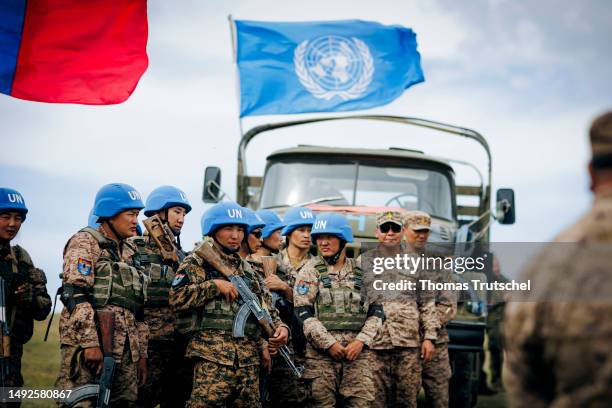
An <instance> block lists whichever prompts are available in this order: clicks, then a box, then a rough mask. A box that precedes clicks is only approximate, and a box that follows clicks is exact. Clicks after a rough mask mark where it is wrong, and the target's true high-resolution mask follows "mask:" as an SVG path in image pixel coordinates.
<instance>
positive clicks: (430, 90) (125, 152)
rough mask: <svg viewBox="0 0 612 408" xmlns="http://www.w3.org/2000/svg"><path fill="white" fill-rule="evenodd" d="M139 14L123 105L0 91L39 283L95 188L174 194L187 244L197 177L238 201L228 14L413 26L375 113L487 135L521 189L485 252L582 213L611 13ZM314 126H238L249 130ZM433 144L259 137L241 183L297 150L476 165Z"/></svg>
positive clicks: (460, 144)
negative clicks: (404, 56)
mask: <svg viewBox="0 0 612 408" xmlns="http://www.w3.org/2000/svg"><path fill="white" fill-rule="evenodd" d="M148 14H149V41H148V47H147V50H148V54H149V59H150V64H149V68H148V70H147V72H146V73H145V74H144V76H143V78H142V79H141V81H140V83H139V85H138V87H137V88H136V90H135V92H134V94H133V95H132V96H131V98H130V99H129V100H128V101H127V102H125V103H123V104H120V105H115V106H79V105H62V104H44V103H36V102H28V101H22V100H18V99H14V98H11V97H8V96H5V95H0V124H1V129H2V131H1V132H2V133H1V134H0V135H1V136H0V137H1V143H2V149H1V150H0V185H2V186H10V187H13V188H16V189H17V190H19V191H20V192H22V193H23V195H24V197H25V200H26V203H27V205H28V207H29V209H30V213H29V214H28V219H27V221H26V222H25V223H24V225H23V227H22V230H21V232H20V234H19V236H18V238H17V239H16V240H15V242H16V243H19V244H21V245H22V246H23V247H25V248H26V249H27V250H28V251H29V252H30V254H31V255H32V258H33V260H34V262H35V263H36V264H37V266H39V267H41V268H43V269H44V270H45V271H46V273H47V276H48V279H49V289H50V291H55V289H56V288H57V286H58V285H59V279H58V274H59V273H60V272H61V265H62V249H63V247H64V245H65V243H66V241H67V240H68V238H69V237H70V236H71V235H72V234H73V233H75V232H76V231H77V230H78V229H79V228H81V227H82V226H84V225H85V223H86V222H87V215H88V213H89V210H90V208H91V206H92V205H93V199H94V196H95V193H96V191H97V190H98V189H99V188H100V187H101V186H102V185H103V184H106V183H109V182H125V183H129V184H131V185H133V186H135V187H136V188H137V189H138V190H139V191H140V192H141V194H142V195H143V197H146V195H148V193H149V192H150V191H151V190H153V189H154V188H155V187H157V186H159V185H162V184H172V185H176V186H178V187H180V188H181V189H183V190H184V191H185V192H186V193H187V195H188V197H189V198H190V200H191V202H192V204H193V206H194V209H193V211H192V213H190V214H189V215H188V217H187V219H186V224H185V227H184V230H183V234H182V239H181V240H182V242H183V243H184V244H185V245H186V246H190V243H193V242H195V241H197V240H198V238H199V235H200V222H199V221H200V216H201V214H202V213H203V212H204V210H205V209H206V208H207V205H205V204H204V203H202V202H201V199H200V197H201V191H202V182H203V174H204V168H205V167H206V166H210V165H216V166H219V167H220V168H221V169H222V172H223V177H222V186H223V188H224V190H226V191H227V192H228V194H229V195H230V197H231V196H235V174H236V151H237V145H238V141H239V137H240V130H239V125H238V119H237V112H238V98H237V93H236V87H235V84H236V76H235V67H234V66H233V64H232V48H231V42H230V33H229V24H228V19H227V16H228V15H229V14H232V15H233V17H234V19H248V20H262V21H311V20H313V21H316V20H340V19H353V18H357V19H364V20H373V21H378V22H381V23H384V24H400V25H403V26H407V27H410V28H412V29H413V30H414V31H415V32H416V34H417V41H418V50H419V52H420V53H421V57H422V67H423V71H424V73H425V77H426V81H425V82H424V83H422V84H418V85H416V86H414V87H412V88H410V89H408V90H407V91H406V92H405V93H404V95H402V96H401V97H400V98H399V99H397V100H396V101H394V102H392V103H391V104H389V105H386V106H383V107H380V108H376V109H372V110H370V111H368V112H369V113H380V114H391V115H405V116H415V117H422V118H426V119H431V120H436V121H441V122H446V123H451V124H456V125H460V126H463V127H468V128H471V129H474V130H477V131H478V132H480V133H482V134H483V135H484V136H485V137H486V138H487V140H488V142H489V145H490V147H491V152H492V157H493V188H494V189H497V188H500V187H510V188H514V190H515V193H516V211H517V222H516V224H515V225H512V226H501V225H496V224H494V225H493V227H492V240H493V241H500V242H501V241H504V242H506V241H507V242H542V241H546V240H550V239H552V238H553V237H554V236H555V235H556V234H557V233H558V232H560V231H561V230H563V228H564V227H565V226H567V225H569V224H570V223H572V222H573V221H574V220H576V219H577V218H578V217H579V216H580V214H581V213H583V212H585V211H586V210H587V209H588V208H589V206H590V203H591V195H590V192H589V180H588V177H587V173H586V166H587V164H588V160H589V146H588V139H587V131H588V127H589V125H590V122H591V121H592V119H593V118H594V117H595V116H596V115H598V114H600V113H602V112H604V111H606V110H609V109H610V108H612V81H610V77H609V75H610V72H612V52H611V51H612V50H611V49H610V48H611V47H610V45H609V44H610V43H612V41H611V40H612V24H610V21H612V5H611V4H610V2H609V1H606V0H602V1H595V0H587V1H580V2H576V1H552V0H546V1H521V0H512V1H503V0H490V1H452V0H434V1H407V0H403V1H391V0H379V1H377V2H372V1H363V0H359V1H355V0H353V1H343V0H341V1H334V2H328V1H319V0H311V1H308V2H286V1H268V0H252V1H232V0H224V1H195V0H194V1H188V0H175V1H172V2H170V1H165V0H149V5H148ZM312 116H316V115H299V116H283V117H280V116H266V117H263V116H262V117H252V118H246V119H245V120H244V121H243V128H244V129H245V130H246V129H249V128H251V127H252V126H255V125H258V124H262V123H269V122H275V121H280V120H287V119H294V118H297V117H312ZM285 135H287V134H286V133H285ZM381 135H385V138H383V137H381ZM428 135H431V133H422V132H416V131H413V130H412V129H404V128H402V129H399V130H398V129H397V128H393V129H389V130H388V132H387V130H386V129H385V131H384V133H381V131H380V130H379V129H378V128H373V127H368V126H364V125H354V124H348V125H330V126H328V127H325V128H323V127H316V128H314V131H311V130H303V131H300V132H296V133H295V134H291V135H288V136H289V137H280V136H279V135H275V134H267V135H265V136H262V137H261V138H259V139H256V140H255V142H253V143H252V146H251V147H250V148H249V151H248V153H247V163H248V169H249V174H251V175H261V173H262V172H263V169H264V165H265V157H266V156H267V155H268V154H269V153H270V152H272V151H274V150H276V149H279V148H283V147H289V146H295V145H296V144H298V143H301V144H321V145H333V146H347V147H350V146H353V147H355V146H357V147H384V148H386V147H389V146H399V147H406V148H415V147H416V148H420V149H422V150H424V151H425V152H426V153H430V154H434V155H437V156H441V157H453V158H457V159H463V160H470V161H474V162H476V163H479V164H480V165H483V164H484V163H485V162H484V161H483V157H484V155H483V152H482V150H481V149H479V147H478V146H477V145H475V144H473V143H469V142H467V141H464V140H456V138H450V137H446V138H439V137H429V138H428V137H427V136H428ZM387 139H388V140H387ZM468 178H469V177H468Z"/></svg>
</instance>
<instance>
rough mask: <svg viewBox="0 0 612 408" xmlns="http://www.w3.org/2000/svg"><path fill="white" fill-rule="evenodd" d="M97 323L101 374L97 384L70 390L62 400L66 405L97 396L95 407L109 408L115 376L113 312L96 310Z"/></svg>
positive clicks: (69, 405)
mask: <svg viewBox="0 0 612 408" xmlns="http://www.w3.org/2000/svg"><path fill="white" fill-rule="evenodd" d="M96 316H97V317H98V325H99V329H100V342H101V344H102V352H103V353H104V360H103V365H102V374H101V376H100V383H99V384H85V385H81V386H80V387H76V388H75V389H74V390H72V393H71V394H70V397H68V398H66V399H65V400H63V403H64V404H66V406H68V407H72V406H74V405H76V404H77V403H79V402H81V401H84V400H88V399H92V398H94V397H96V396H97V397H98V399H97V402H96V408H109V407H110V395H111V389H112V387H113V379H114V377H115V367H116V366H117V362H116V361H115V358H114V357H113V337H114V334H115V315H114V313H113V312H110V311H104V310H97V311H96Z"/></svg>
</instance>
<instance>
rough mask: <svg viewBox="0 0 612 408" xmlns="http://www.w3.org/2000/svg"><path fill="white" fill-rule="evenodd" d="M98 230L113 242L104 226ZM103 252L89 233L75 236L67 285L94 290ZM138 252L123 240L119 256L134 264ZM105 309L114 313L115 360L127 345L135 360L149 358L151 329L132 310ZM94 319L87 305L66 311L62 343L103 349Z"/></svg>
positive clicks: (67, 251) (69, 253)
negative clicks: (148, 346)
mask: <svg viewBox="0 0 612 408" xmlns="http://www.w3.org/2000/svg"><path fill="white" fill-rule="evenodd" d="M98 231H99V232H101V233H102V234H103V235H104V236H105V237H106V238H107V239H108V240H110V238H109V237H108V235H106V233H105V232H104V230H103V229H102V227H99V228H98ZM102 253H103V250H102V249H101V248H100V246H99V245H98V241H96V239H95V238H94V237H93V236H92V235H91V234H89V233H88V232H84V231H81V232H78V233H76V234H75V235H73V236H72V237H71V238H70V240H69V241H68V243H67V244H66V248H65V249H64V268H63V274H62V276H63V283H64V284H69V285H74V286H81V287H85V288H93V285H94V278H95V265H96V262H97V261H98V259H99V258H100V256H101V255H102ZM134 253H135V248H134V247H133V245H132V244H131V243H129V242H128V241H123V245H121V251H120V253H119V257H120V258H121V260H122V261H123V262H126V263H127V264H130V265H132V262H133V256H134ZM83 265H85V266H83ZM102 310H108V311H112V312H114V316H115V335H114V338H113V355H114V357H115V359H117V360H118V361H120V360H121V356H122V355H123V350H124V348H125V346H126V342H127V343H128V344H129V348H130V352H131V354H132V361H138V360H139V359H140V358H147V343H148V336H149V329H148V327H147V325H146V323H144V322H137V321H136V317H135V316H134V314H133V313H132V312H131V311H129V310H127V309H125V308H123V307H120V306H116V305H106V306H104V307H103V308H102ZM94 317H95V315H94V309H93V307H92V305H91V304H90V303H87V302H86V303H79V304H77V305H76V307H75V309H74V310H73V311H72V314H70V313H69V312H68V310H67V309H66V308H64V310H62V314H61V317H60V323H59V331H60V343H61V344H62V345H69V346H80V347H82V348H88V347H100V343H99V340H98V333H97V331H96V322H95V320H94Z"/></svg>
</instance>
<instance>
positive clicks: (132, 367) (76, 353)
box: [55, 342, 138, 408]
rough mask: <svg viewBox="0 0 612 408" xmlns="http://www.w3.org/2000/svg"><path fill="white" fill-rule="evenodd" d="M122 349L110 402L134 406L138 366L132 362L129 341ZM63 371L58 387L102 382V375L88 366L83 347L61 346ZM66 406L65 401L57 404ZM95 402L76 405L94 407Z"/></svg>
mask: <svg viewBox="0 0 612 408" xmlns="http://www.w3.org/2000/svg"><path fill="white" fill-rule="evenodd" d="M125 344H126V347H125V349H124V350H123V355H122V356H121V361H118V362H117V366H116V367H115V377H114V380H113V387H112V389H111V397H110V405H111V406H112V407H113V408H114V407H134V406H135V403H136V397H137V393H138V368H137V363H136V362H134V361H132V358H131V353H130V348H129V346H128V344H129V343H128V342H126V343H125ZM60 351H61V361H60V371H59V375H58V377H57V380H56V381H55V388H58V389H64V390H66V389H73V388H75V387H78V386H80V385H85V384H91V383H95V384H97V383H99V381H100V376H99V375H96V373H95V372H93V371H91V370H90V369H89V367H87V366H86V365H85V361H84V357H83V351H84V349H82V348H81V347H80V346H67V345H62V346H61V348H60ZM58 405H59V406H60V407H65V406H66V405H65V404H61V403H60V404H58ZM95 405H96V401H95V400H93V401H83V402H81V403H78V404H77V405H74V407H83V408H89V407H94V406H95Z"/></svg>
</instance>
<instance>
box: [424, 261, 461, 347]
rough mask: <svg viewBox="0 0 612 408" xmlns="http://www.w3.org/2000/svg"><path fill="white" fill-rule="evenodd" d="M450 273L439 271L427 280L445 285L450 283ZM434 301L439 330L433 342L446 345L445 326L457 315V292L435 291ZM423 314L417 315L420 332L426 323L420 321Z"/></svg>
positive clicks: (446, 331)
mask: <svg viewBox="0 0 612 408" xmlns="http://www.w3.org/2000/svg"><path fill="white" fill-rule="evenodd" d="M451 273H452V272H451V271H439V272H433V275H434V276H428V275H424V276H428V279H430V280H431V281H434V282H437V283H447V282H452V280H451V276H450V274H451ZM434 296H435V299H436V314H437V316H438V321H439V324H440V326H439V328H438V333H437V338H436V340H435V343H436V344H442V343H448V342H449V337H448V330H447V328H446V325H447V324H448V322H450V321H451V320H453V319H454V318H455V315H456V314H457V298H458V295H457V292H455V291H453V290H437V291H435V293H434ZM423 316H424V315H423V314H422V313H421V314H420V315H419V318H420V325H421V330H422V331H423V328H424V327H425V326H426V323H425V322H424V321H423V320H422V319H423Z"/></svg>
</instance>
